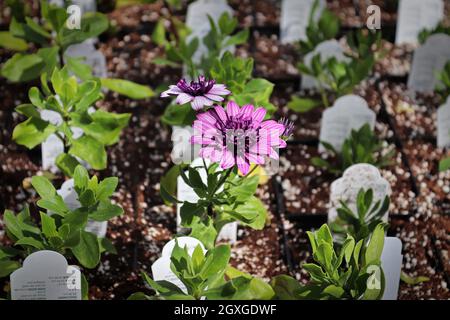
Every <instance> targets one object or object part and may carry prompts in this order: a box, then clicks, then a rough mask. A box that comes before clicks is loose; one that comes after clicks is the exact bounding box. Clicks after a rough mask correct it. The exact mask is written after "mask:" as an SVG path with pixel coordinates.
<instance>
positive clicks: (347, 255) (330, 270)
mask: <svg viewBox="0 0 450 320" xmlns="http://www.w3.org/2000/svg"><path fill="white" fill-rule="evenodd" d="M308 237H309V241H310V243H311V247H312V253H313V259H314V261H315V263H306V264H303V266H302V267H303V268H304V269H305V270H306V271H307V272H308V273H309V276H310V282H309V283H308V284H307V285H305V286H303V285H301V284H300V283H298V281H297V280H295V279H294V278H292V277H290V276H286V275H281V276H277V277H275V278H274V279H273V281H272V287H273V289H274V290H275V294H276V297H277V298H278V299H283V300H294V299H351V300H354V299H358V300H379V299H381V298H382V296H383V293H384V288H385V279H384V273H383V270H382V268H381V260H380V259H381V253H382V252H383V247H384V226H383V224H379V225H377V226H376V227H375V228H374V231H373V233H372V234H371V236H370V238H369V239H368V238H365V239H361V240H359V241H356V240H355V238H353V237H352V236H351V235H347V238H346V239H345V241H344V243H343V244H342V246H341V248H340V250H339V251H337V250H336V249H335V244H334V243H333V237H332V236H331V233H330V230H329V228H328V226H327V225H323V226H322V227H321V228H320V229H319V230H318V231H316V232H309V231H308ZM369 284H370V285H369Z"/></svg>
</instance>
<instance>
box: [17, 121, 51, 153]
mask: <svg viewBox="0 0 450 320" xmlns="http://www.w3.org/2000/svg"><path fill="white" fill-rule="evenodd" d="M55 131H56V127H55V126H54V125H52V124H50V123H49V122H47V121H44V120H41V119H39V118H35V117H31V118H29V119H28V120H26V121H24V122H22V123H20V124H18V125H17V126H16V127H15V128H14V131H13V135H12V137H13V140H14V141H15V142H17V143H18V144H20V145H23V146H25V147H27V148H28V149H33V148H34V147H36V146H37V145H38V144H40V143H42V142H43V141H44V140H45V139H47V138H48V136H49V135H51V134H52V133H54V132H55Z"/></svg>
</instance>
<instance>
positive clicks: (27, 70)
mask: <svg viewBox="0 0 450 320" xmlns="http://www.w3.org/2000/svg"><path fill="white" fill-rule="evenodd" d="M44 67H45V62H44V60H43V59H42V58H41V57H40V56H38V55H37V54H24V53H16V54H15V55H13V56H12V58H11V59H9V60H8V61H6V62H5V64H4V65H3V67H2V69H1V72H0V73H1V75H2V76H3V77H5V78H7V79H8V80H9V81H11V82H25V81H30V80H33V79H36V78H37V77H39V75H40V74H41V72H42V70H43V68H44Z"/></svg>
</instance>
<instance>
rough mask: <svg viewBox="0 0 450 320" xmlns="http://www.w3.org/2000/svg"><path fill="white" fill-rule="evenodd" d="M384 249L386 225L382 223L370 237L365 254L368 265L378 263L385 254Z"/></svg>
mask: <svg viewBox="0 0 450 320" xmlns="http://www.w3.org/2000/svg"><path fill="white" fill-rule="evenodd" d="M383 247H384V225H383V224H382V223H380V224H379V225H377V226H376V227H375V230H374V231H373V233H372V236H371V237H370V241H369V244H368V245H367V250H366V254H365V261H366V265H369V264H374V263H377V262H378V261H379V260H380V258H381V254H382V252H383Z"/></svg>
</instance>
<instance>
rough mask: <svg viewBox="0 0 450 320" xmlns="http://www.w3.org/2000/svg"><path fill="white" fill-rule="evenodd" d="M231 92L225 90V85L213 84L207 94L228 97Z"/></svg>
mask: <svg viewBox="0 0 450 320" xmlns="http://www.w3.org/2000/svg"><path fill="white" fill-rule="evenodd" d="M230 93H231V91H230V90H228V89H227V88H225V85H223V84H215V85H213V87H212V88H211V90H209V92H208V94H217V95H221V96H223V95H228V94H230Z"/></svg>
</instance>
